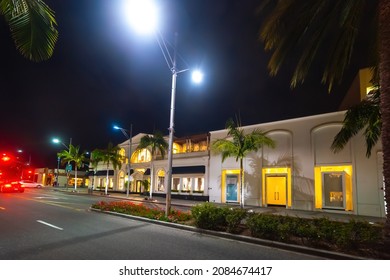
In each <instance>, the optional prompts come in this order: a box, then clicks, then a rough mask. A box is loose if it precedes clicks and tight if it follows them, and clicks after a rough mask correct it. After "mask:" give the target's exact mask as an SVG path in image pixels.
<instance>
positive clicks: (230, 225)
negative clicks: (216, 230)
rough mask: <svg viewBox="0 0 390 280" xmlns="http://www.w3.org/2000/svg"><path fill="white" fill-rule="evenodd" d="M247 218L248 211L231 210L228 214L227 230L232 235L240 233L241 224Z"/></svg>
mask: <svg viewBox="0 0 390 280" xmlns="http://www.w3.org/2000/svg"><path fill="white" fill-rule="evenodd" d="M245 217H246V211H245V210H244V209H240V208H231V209H229V211H227V212H226V217H225V219H226V225H227V227H226V230H227V232H230V233H238V232H239V226H240V225H241V222H242V220H243V219H245Z"/></svg>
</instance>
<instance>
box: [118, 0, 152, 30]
mask: <svg viewBox="0 0 390 280" xmlns="http://www.w3.org/2000/svg"><path fill="white" fill-rule="evenodd" d="M123 9H124V12H125V16H126V17H127V20H128V21H129V23H130V25H131V26H132V27H133V28H134V29H135V30H136V31H137V32H138V33H141V34H150V33H153V32H154V31H155V30H156V27H157V18H158V10H157V6H156V5H155V3H154V2H153V1H152V0H128V1H126V2H125V4H124V7H123Z"/></svg>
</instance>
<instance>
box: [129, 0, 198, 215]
mask: <svg viewBox="0 0 390 280" xmlns="http://www.w3.org/2000/svg"><path fill="white" fill-rule="evenodd" d="M127 4H128V6H127V7H125V8H124V10H125V11H126V12H127V18H128V19H129V21H130V23H131V25H132V26H133V27H134V28H135V29H136V30H137V31H139V32H141V33H154V34H155V37H156V40H157V43H158V45H159V47H160V49H161V52H162V54H163V56H164V59H165V61H166V63H167V65H168V68H169V69H170V71H171V72H172V89H171V108H170V118H169V141H168V172H167V190H166V205H165V215H166V216H168V215H169V214H170V211H171V185H172V161H173V135H174V132H175V131H174V126H175V123H174V117H175V96H176V78H177V74H179V73H182V72H185V71H188V70H189V69H184V70H178V69H177V67H176V52H177V37H178V35H177V33H175V42H174V47H173V51H174V54H173V59H172V56H171V54H170V52H169V50H168V48H167V44H166V41H165V40H164V37H163V36H162V34H161V33H160V32H159V31H158V29H157V21H158V20H157V17H158V12H157V7H156V6H155V5H154V3H153V1H147V0H129V1H128V2H127ZM202 77H203V75H202V74H201V72H200V71H194V72H193V74H192V79H193V81H194V82H195V83H200V82H201V81H202Z"/></svg>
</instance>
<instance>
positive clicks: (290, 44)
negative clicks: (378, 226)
mask: <svg viewBox="0 0 390 280" xmlns="http://www.w3.org/2000/svg"><path fill="white" fill-rule="evenodd" d="M270 3H272V4H273V6H270V5H267V4H270ZM263 4H264V5H263V6H262V8H263V11H269V14H268V17H267V18H266V19H265V21H264V22H263V25H262V27H261V30H260V38H261V39H262V40H263V41H264V44H265V45H264V46H265V49H266V50H270V51H272V56H271V59H270V61H269V64H268V67H269V70H270V73H271V75H276V74H277V73H278V71H279V69H280V66H281V65H282V64H283V63H284V62H285V60H286V58H288V57H297V52H299V55H298V61H297V64H296V68H295V71H294V74H293V76H292V79H291V86H292V87H295V86H296V85H297V84H298V83H303V82H304V80H305V78H306V76H307V74H308V73H309V70H310V66H311V65H312V64H313V61H314V60H315V59H316V58H322V59H325V60H324V61H326V62H325V67H324V70H323V76H322V82H323V83H324V84H327V85H328V89H329V91H330V90H331V89H332V87H333V85H334V83H335V82H340V81H341V80H342V77H343V74H344V72H345V70H346V69H347V67H348V66H349V63H350V59H351V57H352V54H353V53H354V51H355V48H356V46H357V45H358V44H359V41H358V40H357V39H358V35H359V31H362V30H366V31H368V32H366V33H367V34H366V36H367V38H366V39H365V40H364V42H365V44H368V45H369V46H368V50H370V53H369V54H367V57H368V58H370V59H371V61H369V63H370V65H373V72H374V73H375V74H374V76H376V75H378V77H379V89H380V92H381V93H380V100H381V101H380V115H381V139H382V149H383V177H384V185H385V186H390V0H359V1H357V0H348V1H332V0H312V1H294V0H284V1H277V0H274V1H272V0H267V1H263ZM326 47H327V49H324V48H326ZM366 63H367V62H366ZM385 200H386V202H387V206H386V212H387V217H386V223H385V240H386V243H387V245H388V246H389V247H390V188H389V187H387V188H386V187H385Z"/></svg>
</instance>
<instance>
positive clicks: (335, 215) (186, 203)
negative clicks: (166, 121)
mask: <svg viewBox="0 0 390 280" xmlns="http://www.w3.org/2000/svg"><path fill="white" fill-rule="evenodd" d="M49 188H52V189H53V190H57V191H67V192H72V191H73V188H71V187H69V188H64V187H45V189H49ZM77 193H79V194H88V189H87V188H78V189H77ZM93 195H96V196H100V195H104V193H101V192H100V191H94V192H93ZM104 197H111V198H120V199H128V200H133V201H148V202H153V203H157V204H164V205H165V197H158V196H153V199H152V200H149V198H148V197H147V196H144V195H140V194H129V196H127V195H126V194H124V193H109V195H108V196H104ZM199 203H203V202H202V201H195V200H185V199H171V205H172V206H181V207H192V206H195V205H197V204H199ZM215 204H217V205H224V206H226V205H228V206H231V207H239V205H238V204H221V203H215ZM245 209H248V210H252V211H254V212H257V213H272V214H276V215H286V216H287V215H288V216H293V217H294V216H296V217H302V218H322V217H327V218H329V219H331V220H335V221H344V222H348V221H349V220H352V219H354V220H363V221H367V222H369V223H384V222H385V218H378V217H370V216H360V215H354V214H350V213H348V212H342V213H341V212H338V211H337V210H334V211H331V210H327V211H321V210H317V211H306V210H295V209H286V208H284V207H259V206H246V207H245Z"/></svg>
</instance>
